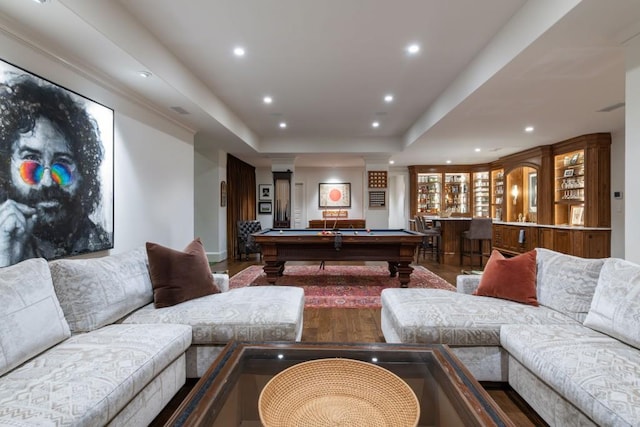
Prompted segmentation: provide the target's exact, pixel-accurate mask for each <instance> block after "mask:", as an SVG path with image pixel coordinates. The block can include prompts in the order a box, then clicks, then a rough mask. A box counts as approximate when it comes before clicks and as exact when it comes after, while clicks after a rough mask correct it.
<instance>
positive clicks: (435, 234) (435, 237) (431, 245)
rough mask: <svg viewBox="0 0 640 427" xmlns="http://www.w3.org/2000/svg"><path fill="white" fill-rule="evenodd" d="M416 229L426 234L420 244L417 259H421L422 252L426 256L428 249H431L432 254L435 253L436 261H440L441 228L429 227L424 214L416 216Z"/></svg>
mask: <svg viewBox="0 0 640 427" xmlns="http://www.w3.org/2000/svg"><path fill="white" fill-rule="evenodd" d="M415 222H416V229H417V230H416V231H418V233H422V234H424V237H423V238H422V243H421V244H420V246H418V256H417V257H416V261H420V253H421V252H422V256H423V257H425V256H426V253H427V250H429V249H430V250H431V256H434V255H435V258H436V261H437V262H440V237H441V230H440V228H438V227H429V226H428V225H427V221H426V219H425V218H424V217H423V216H419V215H418V216H416V218H415Z"/></svg>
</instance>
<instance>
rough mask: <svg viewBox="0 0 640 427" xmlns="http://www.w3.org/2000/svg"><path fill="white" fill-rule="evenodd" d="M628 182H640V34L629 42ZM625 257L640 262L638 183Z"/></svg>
mask: <svg viewBox="0 0 640 427" xmlns="http://www.w3.org/2000/svg"><path fill="white" fill-rule="evenodd" d="M625 53H626V87H625V102H626V106H625V153H624V156H625V163H624V165H625V167H624V169H625V173H624V175H625V182H628V183H630V184H631V183H637V182H638V159H640V36H636V37H635V38H633V39H631V40H630V41H629V42H627V43H626V44H625ZM624 205H625V206H624V212H625V218H628V219H629V221H626V222H625V226H624V230H625V231H624V235H625V242H624V257H625V259H627V260H629V261H633V262H636V263H640V221H638V220H637V218H638V212H640V190H639V189H638V187H637V186H635V185H629V186H627V191H626V192H625V204H624Z"/></svg>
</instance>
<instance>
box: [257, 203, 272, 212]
mask: <svg viewBox="0 0 640 427" xmlns="http://www.w3.org/2000/svg"><path fill="white" fill-rule="evenodd" d="M258 213H260V214H270V213H271V202H260V203H259V204H258Z"/></svg>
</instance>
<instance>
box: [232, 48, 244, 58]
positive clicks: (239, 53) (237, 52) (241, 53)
mask: <svg viewBox="0 0 640 427" xmlns="http://www.w3.org/2000/svg"><path fill="white" fill-rule="evenodd" d="M233 54H234V55H235V56H244V54H245V51H244V48H243V47H240V46H238V47H236V48H235V49H233Z"/></svg>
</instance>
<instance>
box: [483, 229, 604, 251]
mask: <svg viewBox="0 0 640 427" xmlns="http://www.w3.org/2000/svg"><path fill="white" fill-rule="evenodd" d="M610 235H611V233H610V231H609V230H608V229H588V228H571V227H554V226H551V225H537V224H518V223H494V224H493V242H492V243H493V249H497V250H499V251H500V252H502V253H504V254H506V255H518V254H521V253H524V252H527V251H530V250H532V249H535V248H546V249H551V250H554V251H557V252H562V253H565V254H569V255H575V256H579V257H584V258H606V257H609V256H610V253H611V250H610V248H611V241H610Z"/></svg>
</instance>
